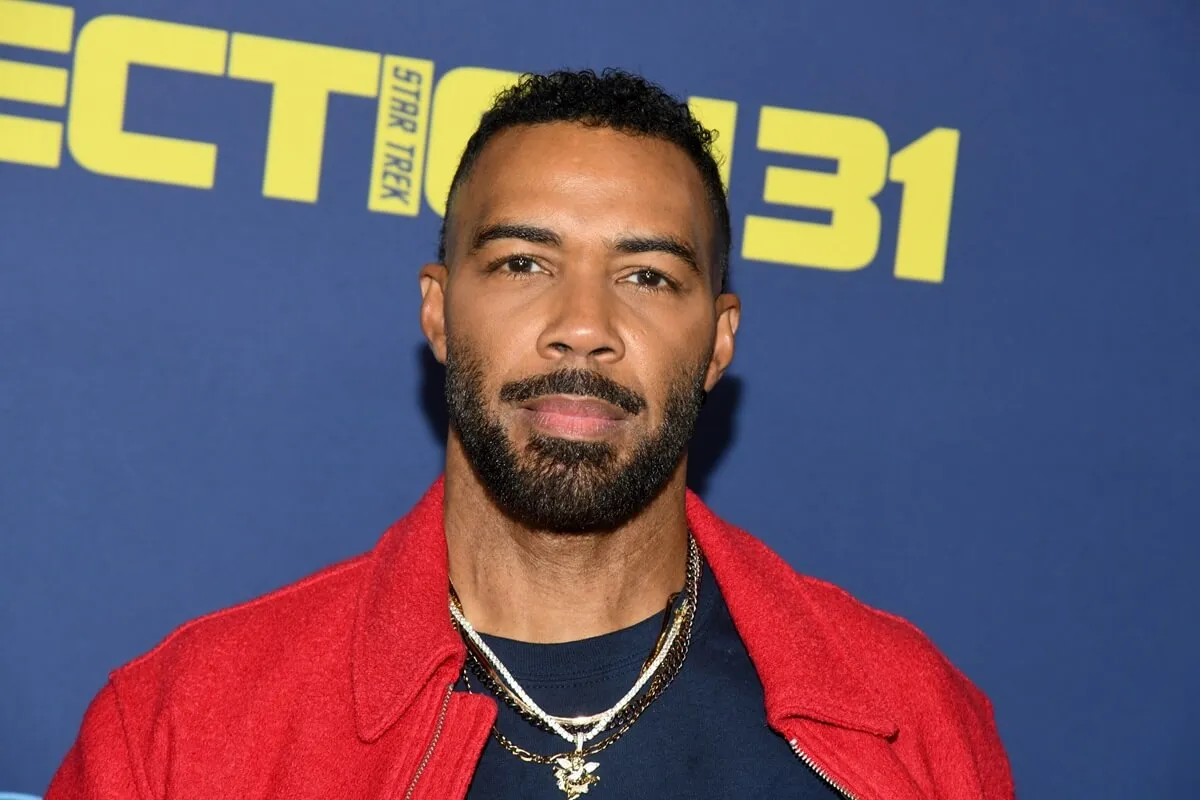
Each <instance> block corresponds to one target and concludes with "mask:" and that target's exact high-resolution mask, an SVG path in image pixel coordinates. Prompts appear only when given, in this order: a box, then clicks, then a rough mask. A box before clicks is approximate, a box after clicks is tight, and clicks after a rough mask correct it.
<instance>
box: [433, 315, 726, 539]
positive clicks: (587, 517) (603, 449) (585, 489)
mask: <svg viewBox="0 0 1200 800" xmlns="http://www.w3.org/2000/svg"><path fill="white" fill-rule="evenodd" d="M446 344H447V347H446V350H447V352H446V404H447V407H448V411H449V416H450V426H451V428H453V429H454V431H455V432H456V433H457V434H458V438H459V441H460V442H461V443H462V447H463V451H464V452H465V454H466V457H467V461H468V462H469V463H470V464H471V468H472V469H473V470H474V472H475V475H476V477H477V478H478V479H479V481H480V483H481V484H482V485H483V487H484V489H485V490H486V491H487V493H488V494H489V495H490V496H491V498H492V501H493V502H494V503H495V504H496V506H497V507H498V508H499V509H500V510H501V511H502V512H503V513H504V514H505V515H506V516H508V517H509V518H510V519H512V520H514V521H516V522H518V523H521V524H522V525H525V526H527V527H529V528H531V529H533V530H542V531H554V532H557V533H596V532H601V531H611V530H614V529H616V528H619V527H620V526H622V525H624V524H625V523H627V522H629V521H630V520H631V519H633V518H634V517H635V516H637V514H638V513H640V512H641V511H642V510H643V509H645V508H646V507H647V506H648V505H650V503H651V502H652V501H653V500H654V499H655V498H656V497H657V496H658V494H659V493H660V492H661V491H662V490H663V487H665V486H666V485H667V481H668V480H670V478H671V475H672V474H673V473H674V472H675V469H676V467H677V466H678V465H679V462H680V459H682V458H683V454H684V452H685V450H686V449H687V443H688V441H689V440H691V438H692V433H693V432H694V430H695V427H696V418H697V417H698V416H699V414H700V408H701V406H703V405H704V398H705V392H704V379H705V374H706V372H707V368H708V362H709V359H710V358H711V353H709V354H707V355H706V356H705V358H704V360H703V361H702V362H701V363H700V364H698V365H696V366H693V367H692V368H690V369H688V368H685V369H683V370H681V371H680V372H679V374H677V375H676V376H675V377H674V379H673V380H672V381H671V384H670V386H669V387H668V392H667V399H666V402H665V404H664V410H663V421H662V423H660V424H659V426H658V428H657V429H656V430H654V431H652V432H651V433H650V434H648V435H646V436H643V437H642V438H641V439H639V440H638V441H637V442H636V443H635V444H634V446H633V451H632V453H631V454H630V456H629V457H628V458H625V459H622V458H620V453H619V452H618V450H617V448H616V447H614V446H613V445H612V444H610V443H608V442H605V441H579V440H574V439H562V438H557V437H553V436H546V435H543V434H539V433H534V434H532V435H531V436H530V437H529V441H528V442H527V443H526V444H525V447H524V448H523V449H520V450H518V448H517V446H516V444H515V443H514V442H513V441H512V439H511V438H510V437H509V435H508V433H507V432H506V431H505V429H504V426H503V425H502V423H501V422H500V421H499V420H498V419H496V418H495V417H494V416H493V415H491V414H489V413H488V410H487V404H486V402H485V400H484V388H483V387H484V369H483V361H482V359H480V358H478V357H477V356H476V354H474V353H473V352H471V351H470V350H469V348H467V347H464V346H460V345H457V343H456V342H455V341H454V340H453V339H449V340H448V341H447V343H446ZM551 394H572V395H579V396H585V397H593V398H597V399H600V400H604V401H606V402H609V403H612V404H613V405H615V406H617V407H618V408H621V409H623V410H624V411H625V412H626V413H628V414H629V415H630V416H631V417H633V416H636V415H638V414H641V413H643V412H644V411H645V409H646V400H645V398H643V397H642V396H641V395H639V394H637V393H636V392H634V391H632V390H630V389H627V388H626V387H624V386H622V385H621V384H619V383H617V382H615V381H613V380H612V379H610V378H607V377H605V376H603V375H601V374H600V373H598V372H593V371H590V370H581V369H565V370H557V371H555V372H550V373H546V374H543V375H537V376H533V377H530V378H524V379H522V380H518V381H512V382H510V383H506V384H504V385H503V386H502V387H501V388H500V392H499V395H498V397H499V399H500V400H501V401H502V402H506V403H519V402H523V401H527V400H532V399H534V398H536V397H542V396H545V395H551Z"/></svg>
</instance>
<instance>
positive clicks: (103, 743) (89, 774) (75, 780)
mask: <svg viewBox="0 0 1200 800" xmlns="http://www.w3.org/2000/svg"><path fill="white" fill-rule="evenodd" d="M45 800H144V796H143V793H142V792H141V790H140V789H139V788H138V778H137V775H136V774H135V772H134V767H133V762H132V759H131V757H130V749H129V745H128V740H127V738H126V735H125V726H124V723H123V721H122V718H121V709H120V706H119V705H118V703H117V694H116V691H115V690H114V689H113V686H112V684H111V683H109V684H106V685H105V687H104V688H103V689H101V690H100V693H99V694H98V695H96V698H95V699H94V700H92V704H91V705H90V706H89V707H88V710H87V713H86V714H85V715H84V717H83V725H82V726H81V727H80V729H79V738H77V739H76V740H75V744H74V745H73V746H72V747H71V749H70V751H69V752H68V753H67V756H66V758H65V759H63V762H62V765H61V766H59V768H58V772H56V773H55V775H54V778H53V780H51V781H50V788H49V789H47V790H46V797H45Z"/></svg>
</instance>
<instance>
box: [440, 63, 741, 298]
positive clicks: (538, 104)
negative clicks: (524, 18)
mask: <svg viewBox="0 0 1200 800" xmlns="http://www.w3.org/2000/svg"><path fill="white" fill-rule="evenodd" d="M550 122H575V123H579V124H581V125H588V126H592V127H598V128H611V129H613V130H616V131H620V132H622V133H629V134H633V135H638V136H650V137H654V138H657V139H663V140H665V141H668V142H671V143H673V144H675V145H678V146H679V147H680V148H681V149H682V150H683V151H684V152H685V153H687V155H688V158H690V159H691V160H692V163H693V164H695V165H696V169H698V170H699V171H700V179H701V181H702V182H703V183H704V188H705V191H706V193H707V194H708V201H709V205H710V206H711V207H712V213H713V219H714V221H715V223H716V226H715V228H716V237H715V238H716V241H715V243H714V244H715V256H716V258H715V261H716V264H717V265H718V266H719V269H720V280H719V282H718V283H719V286H720V290H721V291H724V290H725V286H726V282H727V278H728V273H729V242H730V227H729V205H728V201H727V200H726V197H725V187H724V185H723V184H722V183H721V173H720V170H719V169H718V167H717V160H716V158H715V157H714V156H713V152H712V143H713V139H714V138H715V136H716V134H715V133H714V132H713V131H709V130H707V129H706V128H705V127H704V126H703V125H701V124H700V122H699V121H698V120H697V119H696V118H695V117H694V116H692V112H691V110H690V109H689V108H688V105H687V103H685V102H683V101H681V100H679V99H677V98H675V97H673V96H672V95H670V94H669V93H667V91H666V90H665V89H663V88H662V87H660V86H658V85H656V84H654V83H651V82H650V81H648V80H646V79H645V78H643V77H641V76H640V75H634V74H632V73H629V72H625V71H624V70H619V69H606V70H604V71H602V72H600V73H599V74H597V73H596V72H595V71H593V70H590V69H585V70H558V71H556V72H550V73H547V74H545V75H538V74H533V73H527V74H525V75H522V76H521V77H520V79H519V80H518V81H517V83H516V84H515V85H514V86H512V87H510V88H508V89H505V90H504V91H502V92H501V93H500V94H499V95H497V96H496V99H495V101H494V102H493V103H492V107H491V108H490V109H488V110H487V111H486V112H485V113H484V115H483V118H482V119H481V120H480V121H479V127H478V128H476V129H475V133H473V134H472V135H471V138H470V139H469V140H468V141H467V147H466V149H465V150H464V151H463V155H462V159H461V160H460V161H459V162H458V169H457V170H456V171H455V173H454V179H453V180H452V181H451V182H450V192H449V196H448V197H447V199H446V216H445V218H444V219H443V220H442V228H441V233H440V234H439V236H438V261H440V262H443V263H445V261H446V226H447V224H448V221H449V219H450V208H451V205H452V204H453V202H454V195H455V192H457V191H458V187H459V186H460V185H461V184H462V183H463V181H465V180H466V179H467V176H468V175H469V174H470V172H471V168H472V167H473V166H474V164H475V161H476V159H478V158H479V154H480V153H481V152H483V148H484V146H485V145H486V144H487V143H488V141H489V140H490V139H491V138H492V137H493V136H495V135H496V134H498V133H500V132H501V131H504V130H507V129H509V128H514V127H518V126H521V125H539V124H543V123H550Z"/></svg>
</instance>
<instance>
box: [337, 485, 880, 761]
mask: <svg viewBox="0 0 1200 800" xmlns="http://www.w3.org/2000/svg"><path fill="white" fill-rule="evenodd" d="M443 480H444V479H442V478H439V479H438V480H437V481H436V482H434V484H433V485H432V486H431V487H430V488H429V490H428V491H427V492H426V493H425V496H424V497H422V498H421V499H420V501H418V502H417V504H416V506H415V507H414V508H413V509H412V511H410V512H409V513H408V514H407V515H405V516H404V517H403V518H402V519H401V520H400V521H399V522H397V523H396V524H395V525H393V526H392V527H391V528H389V529H388V531H387V532H386V533H385V534H384V535H383V538H382V539H381V540H380V541H379V544H378V545H376V547H375V549H374V550H372V551H371V553H370V554H369V556H368V564H369V567H368V574H367V576H366V579H365V581H364V583H363V585H362V588H361V590H360V595H359V603H358V609H357V616H356V620H355V631H354V641H353V645H352V656H351V658H352V663H351V673H352V679H353V685H354V704H355V720H356V724H357V726H358V732H359V735H360V736H361V737H362V738H363V740H365V741H374V740H375V739H377V738H379V737H380V736H381V735H382V734H383V733H384V731H386V730H387V729H388V728H389V727H391V726H392V725H393V724H394V723H395V722H396V721H397V720H398V719H400V717H401V716H402V715H403V714H404V713H405V712H406V711H407V710H408V709H409V708H410V707H411V706H412V705H413V703H414V701H416V699H417V697H418V696H419V695H420V693H421V692H422V690H423V689H424V688H425V687H426V685H428V684H429V683H430V682H431V681H433V680H434V679H435V678H436V677H438V675H439V674H440V675H442V676H443V677H444V679H445V680H446V681H447V682H449V681H450V680H453V678H454V677H455V676H457V674H458V673H459V671H460V670H461V669H462V665H463V662H464V660H465V658H466V650H465V648H464V647H463V644H462V640H461V638H460V637H459V636H458V634H457V632H456V631H455V630H454V628H453V626H452V625H451V623H450V615H449V613H448V612H447V610H446V597H447V593H448V591H449V568H448V564H447V552H446V539H445V533H444V530H443V527H442V501H443V494H444V482H443ZM687 517H688V524H689V525H690V526H691V529H692V531H693V533H694V534H695V536H696V541H697V543H698V544H699V545H700V549H701V551H702V552H703V553H704V556H705V559H706V560H707V561H708V564H709V567H710V568H711V570H712V573H713V575H714V576H715V578H716V580H717V584H718V585H719V586H720V589H721V595H722V596H723V597H724V599H725V603H726V605H727V606H728V607H729V613H730V616H731V617H732V618H733V622H734V625H735V626H736V628H737V630H738V633H739V634H740V635H741V637H742V640H743V641H744V642H745V644H746V649H747V651H748V652H749V654H750V658H751V660H752V661H753V662H754V666H755V669H756V670H757V672H758V675H759V679H760V680H761V681H762V684H763V691H764V695H765V701H766V711H767V719H768V720H769V721H770V722H771V724H772V726H775V727H779V726H780V725H781V724H782V723H783V721H784V720H787V719H790V718H796V717H805V718H809V719H815V720H820V721H822V722H826V723H829V724H832V725H836V726H838V727H842V728H851V729H854V730H860V731H865V732H868V733H872V734H876V735H879V736H892V735H894V734H895V733H896V726H895V724H893V723H892V722H891V721H890V720H889V719H888V717H887V715H886V714H885V713H884V712H883V709H882V706H881V704H880V702H879V700H878V698H877V697H876V695H875V694H874V693H873V692H872V690H871V689H870V687H869V685H868V683H867V681H866V678H865V676H864V675H863V674H862V671H861V668H860V667H859V666H858V664H857V663H856V661H855V659H854V658H853V655H852V653H851V652H850V651H849V648H848V646H847V643H846V642H845V641H844V639H843V637H841V636H839V635H838V633H837V632H836V630H835V629H834V627H833V623H832V622H831V621H830V620H828V619H826V618H825V616H824V615H822V614H821V613H819V611H818V609H816V608H815V607H814V606H813V604H812V601H811V599H810V596H809V594H808V592H806V587H805V585H804V583H803V579H801V578H799V577H798V576H797V575H796V573H795V572H793V571H792V569H791V568H790V567H789V566H788V565H787V564H786V563H784V562H783V560H782V559H780V558H779V556H777V555H776V554H775V553H774V552H772V551H771V550H770V549H769V548H767V547H766V545H764V544H762V543H761V542H759V541H758V540H756V539H754V538H753V537H751V536H750V535H749V534H747V533H745V532H744V531H741V530H739V529H737V528H735V527H733V526H731V525H729V524H727V523H725V522H723V521H722V520H720V519H718V518H717V517H716V515H714V514H713V513H712V512H711V511H710V510H709V509H708V508H707V507H706V506H705V505H704V503H703V502H702V501H701V500H700V499H699V497H697V496H696V495H695V494H693V493H692V492H691V491H689V492H688V496H687Z"/></svg>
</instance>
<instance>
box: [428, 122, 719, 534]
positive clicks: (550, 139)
mask: <svg viewBox="0 0 1200 800" xmlns="http://www.w3.org/2000/svg"><path fill="white" fill-rule="evenodd" d="M712 241H713V221H712V213H711V210H710V207H709V205H708V199H707V196H706V194H705V191H704V187H703V184H702V182H701V179H700V175H699V172H698V170H697V169H696V167H695V166H694V165H693V164H692V163H691V161H690V160H689V158H688V157H687V155H686V154H685V153H684V152H683V151H682V150H681V149H679V148H678V147H676V146H675V145H673V144H671V143H668V142H665V141H662V140H658V139H652V138H648V137H634V136H629V135H626V134H622V133H617V132H615V131H612V130H610V129H605V128H587V127H584V126H581V125H574V124H567V123H555V124H549V125H539V126H533V127H522V128H515V129H510V130H507V131H504V132H502V133H500V134H498V135H497V136H496V137H495V138H493V139H492V140H491V141H490V142H489V143H488V144H487V146H486V147H485V148H484V150H483V152H482V153H481V154H480V156H479V158H478V160H477V161H476V162H475V165H474V167H473V169H472V172H471V174H470V177H469V178H468V179H467V181H466V182H465V183H463V184H462V185H461V186H460V187H459V189H458V191H457V193H456V196H455V198H454V203H453V212H452V217H451V220H450V225H449V231H448V241H447V258H446V261H447V266H446V267H441V266H440V265H430V266H428V267H426V268H425V270H424V271H423V272H422V289H423V292H424V301H423V305H422V326H423V328H425V332H426V334H427V335H428V336H429V338H430V342H431V343H432V345H433V348H434V352H435V354H437V355H438V357H439V359H440V360H442V361H444V363H445V364H446V395H447V401H448V405H449V410H450V422H451V428H452V435H453V436H455V437H457V439H458V442H459V443H460V444H461V446H462V450H463V453H464V454H465V455H466V458H467V460H468V461H469V462H470V464H471V466H472V468H473V470H474V472H475V474H476V475H477V476H478V478H479V479H480V482H481V483H482V484H483V485H484V487H485V488H486V489H487V490H488V492H489V494H490V495H491V496H492V498H493V500H494V501H495V502H496V503H497V505H498V506H499V507H500V508H501V509H502V510H503V511H504V512H505V513H507V514H508V515H509V516H510V517H512V518H514V519H516V520H518V521H520V522H523V523H525V524H527V525H529V526H531V527H533V528H536V529H542V530H552V531H560V532H585V531H600V530H611V529H613V528H615V527H618V526H619V525H621V524H623V523H625V522H627V521H628V520H630V519H631V518H632V517H634V516H635V515H636V514H637V513H638V512H639V511H641V510H642V509H643V508H645V507H646V506H647V505H648V504H649V503H650V502H651V501H652V500H653V499H654V497H655V496H656V495H657V494H658V492H659V491H661V490H662V488H663V487H664V486H665V485H666V483H667V482H668V481H669V480H670V479H671V477H672V476H673V475H675V474H676V471H677V470H680V469H682V464H683V454H684V451H685V449H686V444H687V441H688V439H689V438H690V437H691V434H692V430H693V427H694V424H695V420H696V415H697V413H698V412H699V409H700V405H701V403H702V402H703V396H704V393H705V392H706V391H707V390H709V389H711V388H712V386H713V384H715V383H716V381H717V379H718V378H719V377H720V375H721V373H722V372H723V371H724V368H725V367H726V366H727V365H728V363H729V360H730V359H731V358H732V352H733V332H734V330H735V329H736V325H737V313H738V308H737V301H736V298H734V297H733V296H732V295H721V296H719V297H714V293H713V285H714V281H715V280H718V278H716V277H715V272H716V268H715V265H714V264H713V263H712V258H713V255H712V253H713V247H712Z"/></svg>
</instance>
